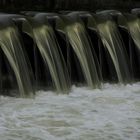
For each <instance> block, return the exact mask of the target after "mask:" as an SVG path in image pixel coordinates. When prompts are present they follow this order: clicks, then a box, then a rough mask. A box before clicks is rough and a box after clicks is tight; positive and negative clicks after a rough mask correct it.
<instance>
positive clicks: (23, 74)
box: [0, 20, 34, 97]
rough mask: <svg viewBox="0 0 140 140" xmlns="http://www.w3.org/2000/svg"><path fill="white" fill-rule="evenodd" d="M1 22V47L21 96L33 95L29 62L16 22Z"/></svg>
mask: <svg viewBox="0 0 140 140" xmlns="http://www.w3.org/2000/svg"><path fill="white" fill-rule="evenodd" d="M4 21H5V20H4ZM1 22H2V20H1V21H0V24H1V29H0V47H1V49H2V51H3V53H4V54H5V56H6V58H7V60H8V62H9V64H10V66H11V68H12V70H13V71H14V74H15V77H16V80H17V83H18V87H19V93H20V95H19V96H20V97H33V95H34V90H33V87H32V81H31V76H30V71H29V67H28V62H27V61H26V60H27V59H26V58H25V55H24V51H23V49H22V46H21V43H20V39H19V34H18V30H17V28H16V27H15V26H14V24H9V25H6V23H1Z"/></svg>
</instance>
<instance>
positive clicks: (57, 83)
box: [27, 15, 70, 93]
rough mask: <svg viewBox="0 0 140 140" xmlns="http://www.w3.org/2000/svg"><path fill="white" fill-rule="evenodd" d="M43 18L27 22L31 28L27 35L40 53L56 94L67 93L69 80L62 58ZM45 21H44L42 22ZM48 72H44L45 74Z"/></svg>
mask: <svg viewBox="0 0 140 140" xmlns="http://www.w3.org/2000/svg"><path fill="white" fill-rule="evenodd" d="M44 18H45V17H44V16H43V17H42V16H39V15H37V16H35V17H34V19H32V22H30V21H29V24H30V26H31V27H32V29H31V31H32V33H30V31H27V32H29V34H32V37H33V40H34V42H35V43H36V45H37V48H38V49H39V51H40V54H41V56H42V58H43V60H44V63H45V65H46V67H48V68H49V72H50V74H51V77H52V81H53V83H54V87H55V88H56V91H57V92H58V93H68V91H69V89H70V79H69V75H68V71H67V68H66V64H65V61H64V58H63V56H62V54H61V51H60V49H59V45H58V43H57V40H56V37H55V34H54V31H53V29H52V27H51V26H50V25H49V24H48V23H47V19H44ZM44 20H45V21H44ZM47 72H48V71H46V73H47Z"/></svg>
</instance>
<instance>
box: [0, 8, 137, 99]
mask: <svg viewBox="0 0 140 140" xmlns="http://www.w3.org/2000/svg"><path fill="white" fill-rule="evenodd" d="M112 13H113V12H112V11H103V12H99V13H98V14H96V17H94V15H93V14H90V13H88V12H72V13H69V12H68V13H66V14H63V15H59V14H51V13H38V12H29V13H28V12H27V13H26V15H25V16H16V15H13V18H12V16H11V17H10V16H9V17H10V18H8V24H7V25H4V22H2V20H1V30H0V33H1V37H0V39H1V48H2V50H3V52H4V54H5V56H6V57H7V59H8V61H9V63H10V65H11V67H12V69H13V71H14V73H15V76H16V79H17V83H18V86H19V89H20V94H21V97H24V96H26V95H27V96H28V95H29V96H30V93H33V92H32V91H33V90H32V89H33V87H34V88H35V89H36V86H37V85H35V84H33V83H32V82H31V81H32V78H31V75H32V74H31V73H32V70H31V67H30V63H36V61H38V62H37V63H38V64H37V65H36V66H35V67H33V66H32V69H33V71H34V72H35V73H34V76H36V70H34V69H36V67H40V66H39V65H42V62H40V60H37V59H38V57H37V55H34V58H32V59H34V60H32V59H28V57H29V58H30V54H26V48H25V49H24V48H23V47H24V46H23V47H22V46H21V44H20V40H21V39H22V38H21V39H19V36H20V35H19V32H18V30H19V28H22V29H21V32H24V33H27V34H28V35H29V36H30V37H31V38H32V39H33V41H34V44H33V45H35V46H32V47H33V48H34V47H36V49H38V52H39V53H40V56H41V57H42V60H43V65H45V67H46V68H43V67H41V68H43V69H44V70H43V73H49V74H50V76H51V80H52V82H53V85H54V87H55V89H56V91H57V92H58V93H68V92H69V90H70V86H71V83H72V82H73V81H71V79H70V74H71V73H70V71H71V70H70V69H73V70H74V69H75V68H74V67H73V65H71V66H70V67H69V64H67V65H66V61H68V60H70V59H71V56H70V54H69V48H72V50H73V52H72V53H74V55H75V56H76V57H77V59H76V61H77V62H76V63H77V64H76V65H77V66H76V67H79V68H78V70H81V71H82V74H83V76H84V80H85V81H86V85H87V86H88V87H90V88H100V87H101V83H102V75H101V72H100V69H101V68H100V67H103V66H104V67H106V66H105V65H102V66H101V64H99V63H103V62H104V61H102V60H100V58H97V56H96V55H97V54H96V53H97V52H95V51H94V47H93V44H92V43H93V42H92V41H91V40H90V39H91V38H90V37H89V34H88V32H87V31H86V30H87V28H88V27H89V28H90V29H93V30H96V32H97V34H98V35H99V36H98V37H99V38H100V39H101V41H102V43H103V45H104V49H105V52H106V55H107V57H105V59H106V61H107V62H108V65H109V70H110V73H111V71H115V73H113V72H112V73H113V74H116V75H117V79H118V81H119V83H129V82H131V81H132V79H131V76H132V73H131V70H130V64H129V63H131V62H130V60H129V59H128V56H127V55H128V54H127V52H126V48H125V47H127V46H125V47H124V43H123V39H122V37H121V34H120V32H119V30H118V26H117V24H118V23H117V21H116V20H114V18H113V14H112ZM24 14H25V13H24ZM115 14H118V13H115ZM120 15H121V13H119V14H118V15H117V16H120ZM5 16H7V15H6V14H5V15H4V14H3V17H5ZM51 16H54V17H55V18H54V19H55V20H54V19H53V20H54V21H53V25H51V22H50V21H49V20H50V17H51ZM121 16H122V15H121ZM7 17H8V16H7ZM122 17H123V16H122ZM123 18H124V20H125V15H124V17H123ZM1 19H2V16H1ZM126 19H127V20H125V22H127V24H126V25H127V26H128V27H127V28H128V30H129V32H130V35H131V37H132V39H133V40H134V43H135V44H136V46H137V48H139V35H138V33H139V26H138V25H139V18H132V20H130V19H131V18H129V20H128V17H127V18H126ZM18 20H19V21H21V26H22V27H21V26H20V27H18V28H17V27H16V25H17V24H18V23H17V24H14V22H17V21H18ZM83 21H84V22H83ZM57 31H60V32H63V34H64V35H65V37H66V44H68V46H66V47H67V48H68V49H67V52H64V50H66V49H64V50H63V48H61V47H59V45H60V44H58V42H57V36H56V35H55V33H56V32H57ZM90 35H91V34H90ZM21 37H22V35H21ZM23 42H24V40H23ZM59 43H60V42H59ZM17 46H18V47H17ZM97 47H99V49H102V48H101V47H102V46H96V48H97ZM30 53H31V51H30ZM33 53H34V52H33ZM64 53H67V56H68V57H69V58H68V59H67V60H65V59H66V58H65V57H64V56H65V54H64ZM98 53H100V51H99V52H98ZM131 53H132V52H131ZM18 54H20V55H18ZM27 55H28V56H27ZM100 55H101V54H100ZM100 55H98V56H100ZM26 57H27V58H26ZM29 60H30V62H29ZM42 60H41V61H42ZM32 61H34V62H32ZM98 61H99V62H98ZM101 61H102V62H101ZM67 63H69V62H67ZM22 73H24V75H23V74H22ZM1 74H2V73H1ZM113 74H112V75H111V76H112V77H113V76H114V75H113ZM43 75H45V74H43ZM75 76H76V75H75ZM34 79H35V80H38V79H37V78H36V77H35V78H34ZM47 80H48V79H46V82H47ZM103 80H104V79H103ZM85 81H81V82H83V83H84V82H85ZM32 86H33V87H32ZM31 95H32V94H31Z"/></svg>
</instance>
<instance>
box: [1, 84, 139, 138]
mask: <svg viewBox="0 0 140 140" xmlns="http://www.w3.org/2000/svg"><path fill="white" fill-rule="evenodd" d="M139 139H140V83H135V84H133V85H126V86H121V85H110V84H105V85H104V87H103V89H102V90H99V89H96V90H89V89H87V88H86V87H82V88H78V87H75V86H73V87H72V91H71V93H70V94H69V95H55V93H53V92H44V91H39V92H38V93H37V96H36V98H35V99H18V98H13V97H3V96H1V97H0V140H139Z"/></svg>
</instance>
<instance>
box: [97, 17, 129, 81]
mask: <svg viewBox="0 0 140 140" xmlns="http://www.w3.org/2000/svg"><path fill="white" fill-rule="evenodd" d="M96 27H97V30H98V32H99V35H100V37H101V40H102V42H103V44H104V47H105V48H106V50H107V51H108V53H109V55H110V57H111V59H112V62H113V65H114V67H115V70H116V73H117V77H118V81H119V82H120V83H128V82H130V81H131V74H130V65H129V60H128V56H127V53H126V50H125V47H124V45H123V42H122V39H121V36H120V33H119V31H118V29H117V26H116V23H115V22H114V21H113V20H111V19H108V18H107V19H105V18H103V19H102V20H100V19H99V21H97V25H96Z"/></svg>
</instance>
